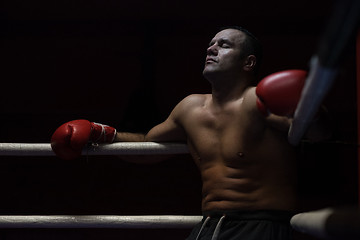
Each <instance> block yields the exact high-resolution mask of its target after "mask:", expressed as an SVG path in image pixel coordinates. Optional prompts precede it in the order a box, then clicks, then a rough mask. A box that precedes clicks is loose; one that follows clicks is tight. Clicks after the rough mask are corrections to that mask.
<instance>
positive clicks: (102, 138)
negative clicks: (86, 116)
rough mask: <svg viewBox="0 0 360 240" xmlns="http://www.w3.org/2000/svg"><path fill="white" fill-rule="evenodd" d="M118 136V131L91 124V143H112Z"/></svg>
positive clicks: (105, 126) (98, 124)
mask: <svg viewBox="0 0 360 240" xmlns="http://www.w3.org/2000/svg"><path fill="white" fill-rule="evenodd" d="M115 136H116V129H115V128H113V127H110V126H108V125H104V124H100V123H95V122H92V123H91V137H90V141H91V142H93V143H112V142H114V139H115Z"/></svg>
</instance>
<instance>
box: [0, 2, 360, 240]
mask: <svg viewBox="0 0 360 240" xmlns="http://www.w3.org/2000/svg"><path fill="white" fill-rule="evenodd" d="M332 6H333V4H332V1H329V0H319V1H314V0H312V1H310V0H302V1H288V0H278V1H261V0H253V1H240V0H238V1H203V0H201V1H189V0H183V1H180V0H176V1H160V0H156V1H154V0H135V1H121V0H117V1H115V0H108V1H100V0H92V1H81V0H74V1H58V0H47V1H45V0H33V1H20V0H5V1H3V2H2V3H0V7H1V8H0V14H1V15H0V16H1V19H0V20H1V30H0V34H1V35H0V39H1V40H0V41H1V50H0V61H1V75H0V76H1V95H0V107H1V112H0V119H1V124H0V142H20V143H21V142H28V143H39V142H40V143H45V142H49V140H50V137H51V134H52V133H53V131H54V130H55V129H56V128H57V127H58V126H59V125H60V124H62V123H64V122H66V121H69V120H73V119H78V118H85V119H89V120H91V121H96V122H101V123H104V124H108V125H111V126H115V127H116V128H117V129H118V130H119V131H122V130H124V131H135V132H145V131H147V130H148V129H149V128H150V127H151V126H153V125H155V124H157V123H160V122H161V121H163V120H164V119H165V118H166V117H167V115H168V114H169V112H170V111H171V110H172V108H173V107H174V106H175V105H176V104H177V102H178V101H180V100H181V99H182V98H184V97H185V96H187V95H189V94H191V93H208V92H209V90H210V88H209V84H208V83H207V81H206V80H205V79H204V78H203V77H202V74H201V73H202V69H203V64H204V59H205V55H206V48H207V46H208V43H209V41H210V40H211V38H212V37H213V36H214V34H215V33H216V32H217V31H218V29H219V27H221V26H227V25H240V26H243V27H245V28H247V29H249V30H250V31H251V32H253V33H254V34H255V35H256V36H258V38H259V39H260V40H261V42H262V44H263V47H264V60H263V64H262V67H261V72H260V77H264V76H266V75H267V74H270V73H273V72H276V71H280V70H284V69H291V68H301V69H308V64H309V60H310V57H311V56H312V55H313V54H314V53H315V51H316V49H317V47H318V43H319V39H320V36H321V34H322V32H323V30H324V27H325V25H326V23H327V22H328V20H329V17H330V14H331V11H332ZM339 34H341V33H339ZM355 74H356V73H355V44H354V42H350V43H349V44H348V52H347V53H346V54H345V55H344V56H343V58H342V59H341V69H340V74H339V77H338V79H337V81H336V83H335V86H334V87H333V88H332V90H331V92H330V93H329V94H328V96H327V98H326V100H325V102H324V104H325V105H326V107H327V108H328V109H329V112H330V116H331V117H332V119H333V130H334V134H333V137H332V138H331V139H330V140H329V141H326V142H324V143H317V144H310V143H302V144H301V145H300V146H299V193H300V210H302V211H307V210H314V209H319V208H323V207H328V206H344V205H354V204H357V201H358V200H357V182H358V180H357V154H356V149H357V148H356V146H357V144H356V141H357V140H356V138H357V135H356V130H357V125H356V75H355ZM0 190H1V196H0V214H9V215H17V214H19V215H24V214H37V215H44V214H110V215H117V214H118V215H136V214H140V215H146V214H151V215H158V214H159V215H160V214H174V215H199V214H201V211H200V201H201V195H200V194H201V183H200V178H199V174H198V172H197V169H196V168H195V165H194V164H193V162H192V161H191V159H190V157H189V156H188V155H179V156H174V157H172V158H170V159H169V160H168V161H165V162H162V163H159V164H156V165H135V164H130V163H127V162H125V161H122V160H120V159H118V158H117V157H83V158H81V159H79V160H76V161H70V162H66V161H65V162H64V161H61V160H59V159H57V158H55V157H21V158H20V157H4V156H2V157H0ZM188 233H189V230H166V231H165V230H141V231H139V230H121V229H119V230H108V229H104V230H103V229H82V230H69V229H67V230H66V229H64V230H45V229H38V230H25V229H17V230H9V229H8V230H0V239H1V240H2V239H144V238H146V239H155V238H156V239H184V238H185V236H187V235H188ZM170 236H171V237H170ZM296 239H312V238H311V237H308V236H306V235H301V234H296Z"/></svg>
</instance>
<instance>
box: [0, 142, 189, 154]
mask: <svg viewBox="0 0 360 240" xmlns="http://www.w3.org/2000/svg"><path fill="white" fill-rule="evenodd" d="M82 153H83V155H91V156H92V155H159V154H185V153H189V150H188V148H187V146H186V144H181V143H154V142H117V143H112V144H100V145H92V146H87V147H85V148H84V150H83V152H82ZM54 155H55V154H54V152H53V151H52V149H51V146H50V144H49V143H0V156H54Z"/></svg>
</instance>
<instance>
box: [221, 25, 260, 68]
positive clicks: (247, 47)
mask: <svg viewBox="0 0 360 240" xmlns="http://www.w3.org/2000/svg"><path fill="white" fill-rule="evenodd" d="M225 29H236V30H239V31H241V32H243V33H245V35H246V38H245V41H244V42H243V49H244V55H243V57H245V56H249V55H251V54H252V55H254V56H255V57H256V65H255V68H254V73H255V74H257V73H258V72H259V68H260V64H261V61H262V57H263V50H262V45H261V43H260V41H259V40H258V39H257V38H256V37H255V35H254V34H252V33H251V32H250V31H248V30H247V29H246V28H243V27H240V26H227V27H222V28H221V29H220V30H221V31H222V30H225Z"/></svg>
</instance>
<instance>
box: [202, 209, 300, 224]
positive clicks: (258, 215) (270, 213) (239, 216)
mask: <svg viewBox="0 0 360 240" xmlns="http://www.w3.org/2000/svg"><path fill="white" fill-rule="evenodd" d="M294 214H295V213H294V212H291V211H283V210H255V211H237V210H231V211H208V212H203V216H204V218H206V217H208V216H210V217H211V218H221V217H222V216H224V215H225V216H226V218H227V219H233V220H270V221H285V222H289V221H290V219H291V217H292V216H293V215H294Z"/></svg>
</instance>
